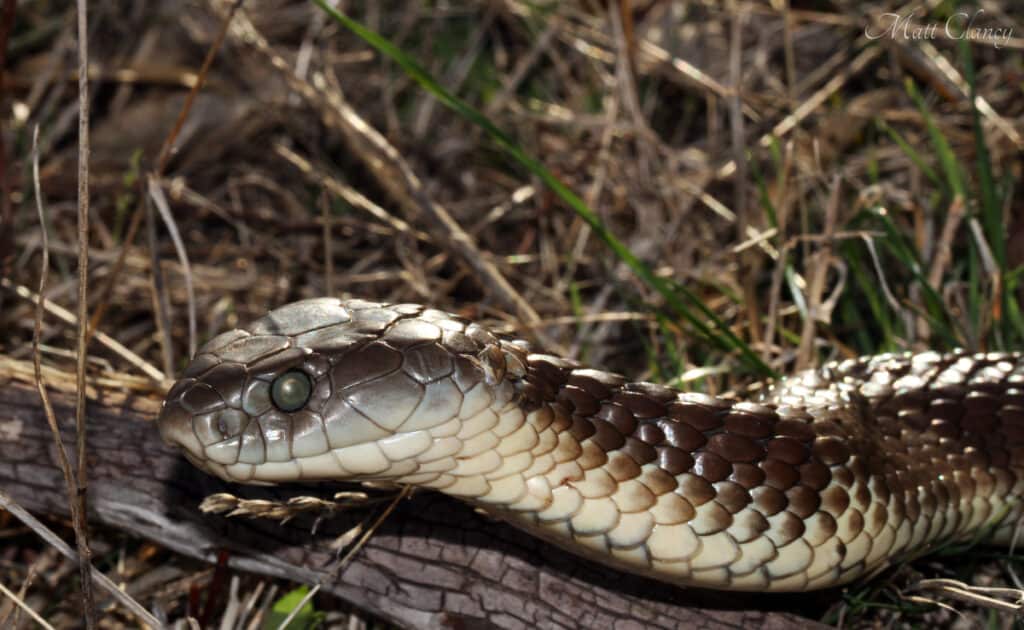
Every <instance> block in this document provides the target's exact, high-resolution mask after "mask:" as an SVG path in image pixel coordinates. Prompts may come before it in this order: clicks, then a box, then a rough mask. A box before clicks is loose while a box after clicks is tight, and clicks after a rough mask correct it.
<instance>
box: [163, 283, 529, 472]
mask: <svg viewBox="0 0 1024 630" xmlns="http://www.w3.org/2000/svg"><path fill="white" fill-rule="evenodd" d="M521 354H522V352H521V350H519V349H518V348H517V347H516V346H515V345H514V344H510V343H508V342H501V341H499V340H498V339H497V338H496V337H494V335H492V334H491V333H490V332H488V331H487V330H486V329H484V328H482V327H481V326H479V325H477V324H473V323H470V322H467V321H465V320H463V319H461V318H458V317H455V316H453V315H449V314H447V313H444V312H441V311H437V310H434V309H428V308H425V307H423V306H419V305H414V304H398V305H391V304H378V303H373V302H365V301H362V300H337V299H331V298H319V299H311V300H303V301H300V302H295V303H292V304H289V305H286V306H283V307H281V308H278V309H276V310H274V311H271V312H270V313H268V314H267V315H266V316H264V317H262V318H260V319H258V320H256V321H255V322H253V323H252V325H250V326H249V327H247V328H244V329H236V330H232V331H229V332H226V333H223V334H221V335H218V336H217V337H214V338H213V339H211V340H210V341H209V342H208V343H206V344H205V345H204V346H203V347H202V348H201V349H200V351H199V352H198V354H197V355H196V357H195V359H194V360H193V361H192V363H191V364H189V366H188V368H187V369H186V370H185V372H184V373H183V375H182V377H181V379H180V380H179V381H178V382H177V383H175V385H174V387H173V388H172V389H171V391H170V392H169V393H168V395H167V398H166V400H165V402H164V406H163V409H162V410H161V412H160V417H159V419H158V425H159V428H160V433H161V435H162V436H163V438H164V440H165V441H166V442H168V443H169V444H173V445H177V446H179V447H180V448H182V449H183V450H184V452H185V455H186V457H187V458H188V459H189V460H190V461H191V462H192V463H194V464H195V465H197V466H199V467H200V468H202V469H204V470H206V471H208V472H210V473H213V474H215V475H218V476H220V477H222V478H224V479H227V480H229V481H239V482H248V483H273V482H279V481H293V480H300V479H301V480H305V481H309V480H325V479H330V480H346V479H356V480H359V481H366V480H396V479H400V478H403V477H407V476H409V475H412V474H414V473H416V472H417V471H418V470H419V468H420V464H421V461H420V460H419V459H417V458H418V457H419V456H421V455H424V456H425V452H426V451H428V450H430V449H431V448H432V447H435V450H436V444H437V442H438V440H439V439H443V437H444V435H445V433H448V434H449V435H451V436H454V435H455V434H456V433H457V432H458V430H459V428H460V427H461V425H462V422H463V420H465V419H467V418H469V417H472V416H473V415H474V414H480V413H484V412H487V413H494V414H500V413H501V412H502V411H503V410H507V409H513V408H514V403H513V401H512V398H513V396H514V387H513V386H512V384H511V382H510V380H509V379H508V378H506V376H514V373H515V372H516V371H517V367H518V366H520V365H521V362H520V361H518V360H517V359H516V357H517V356H519V355H521ZM510 368H511V370H510ZM510 371H511V372H512V373H513V374H508V373H509V372H510Z"/></svg>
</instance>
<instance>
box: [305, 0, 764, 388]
mask: <svg viewBox="0 0 1024 630" xmlns="http://www.w3.org/2000/svg"><path fill="white" fill-rule="evenodd" d="M313 2H314V4H316V5H317V6H319V7H320V8H321V9H323V11H324V12H326V13H327V14H328V15H329V16H330V17H331V18H333V19H334V20H335V21H337V22H338V23H339V24H341V25H342V26H344V27H345V28H347V29H349V30H350V31H352V32H353V33H355V34H356V35H357V36H358V37H359V38H360V39H362V40H363V41H365V42H366V43H367V44H369V45H370V46H372V47H373V48H375V49H376V50H377V51H378V52H380V53H381V54H383V55H384V56H386V57H388V58H389V59H391V60H392V61H394V62H395V63H397V64H398V65H399V66H400V67H401V68H402V69H403V70H404V71H405V73H406V74H407V75H409V76H410V77H411V78H412V79H413V80H415V81H416V82H417V83H419V84H420V86H422V87H423V89H425V90H427V91H428V92H429V93H430V94H432V95H433V96H434V97H435V98H437V99H438V100H439V101H440V102H441V103H442V104H443V105H445V106H446V107H448V108H450V109H452V110H453V111H455V112H456V113H457V114H459V115H460V116H462V117H463V118H464V119H466V120H468V121H470V122H471V123H473V124H475V125H477V126H478V127H480V128H481V129H482V130H484V132H486V133H487V135H488V136H490V138H491V140H492V141H493V142H494V143H495V144H497V145H498V146H499V147H501V148H502V149H503V150H504V151H505V152H506V153H507V154H508V155H509V156H511V157H512V158H513V159H514V160H515V161H516V162H518V163H519V164H520V165H522V166H523V167H525V168H526V169H527V170H528V171H530V172H531V173H532V174H533V175H535V176H536V177H537V178H539V179H540V180H541V181H543V182H544V183H545V184H546V185H547V186H548V187H549V188H550V189H551V190H552V191H553V192H554V193H555V194H556V195H558V197H559V198H561V199H562V201H564V202H565V203H566V205H568V206H569V207H570V208H572V209H573V210H574V211H575V212H576V214H577V215H579V216H580V218H582V219H583V220H584V221H585V222H586V223H587V224H588V225H589V226H590V228H591V229H592V230H593V231H594V233H595V234H597V235H598V236H599V237H600V238H601V240H603V241H604V242H605V244H606V245H607V246H608V247H609V248H610V249H611V250H612V251H613V252H614V253H615V255H616V256H617V257H618V258H619V259H620V260H621V261H623V262H624V263H626V265H627V266H628V267H629V268H630V269H631V270H632V271H633V273H634V274H636V275H637V276H638V277H639V278H640V279H641V280H643V282H644V283H645V284H647V285H648V286H649V287H651V288H652V289H654V290H655V291H657V292H658V293H659V294H661V295H662V297H663V298H664V299H665V302H666V303H667V304H668V305H669V306H670V307H671V309H672V310H673V311H674V312H675V313H676V314H677V315H678V316H680V317H682V318H683V319H685V320H686V321H687V322H689V323H690V325H691V326H693V328H695V329H696V330H697V332H698V333H699V334H700V335H701V336H703V337H704V338H706V339H707V340H708V341H710V342H712V343H713V344H715V345H716V346H718V347H719V348H720V349H722V350H724V351H736V352H739V354H740V357H741V359H742V360H743V362H744V363H745V364H746V365H747V366H748V367H749V368H751V369H752V370H753V371H755V372H756V373H758V374H761V375H764V376H774V372H773V371H772V370H771V368H769V367H768V366H767V365H766V364H765V363H764V362H763V361H762V360H761V359H760V357H758V356H757V355H756V354H755V353H754V351H753V350H752V349H751V348H750V346H748V345H747V344H746V343H745V342H744V341H743V340H742V339H740V338H739V337H737V336H736V335H735V334H734V333H733V332H732V331H731V330H730V329H729V327H728V326H727V325H726V324H725V322H723V321H722V320H721V319H720V318H719V317H718V316H717V315H716V314H715V313H714V312H713V311H711V309H709V308H707V306H706V305H704V304H703V303H702V302H701V301H700V300H699V299H697V297H696V296H695V295H693V293H691V292H690V291H688V290H687V289H686V288H685V287H682V286H680V285H678V284H676V285H675V286H674V287H673V283H671V282H670V281H668V280H666V279H664V278H659V277H658V276H657V275H655V274H654V271H653V270H652V269H651V268H650V267H649V266H648V265H647V264H645V263H644V262H643V261H641V260H640V259H639V258H637V257H636V255H634V254H633V252H632V251H631V250H630V249H629V248H628V247H626V245H625V244H623V243H622V242H621V241H619V239H618V238H617V237H616V236H615V235H614V234H612V233H611V231H609V230H608V228H607V227H606V226H605V225H604V223H603V222H602V221H601V219H600V218H599V217H598V216H597V214H596V213H594V211H593V210H591V209H590V207H589V206H587V204H586V203H585V202H584V201H583V199H581V198H580V197H579V196H578V195H576V193H574V192H573V191H572V190H570V189H569V187H568V186H566V185H565V184H564V183H562V181H561V180H559V179H558V178H557V177H556V176H555V175H554V174H552V173H551V172H550V171H549V170H548V169H547V168H546V167H544V165H543V164H541V163H540V162H539V161H538V160H536V159H534V158H533V157H531V156H530V155H528V154H527V153H526V152H525V151H523V149H521V148H520V147H519V145H518V144H517V143H516V142H515V141H514V140H513V139H512V138H511V137H509V136H508V135H507V134H505V132H503V131H502V130H501V129H499V128H498V127H497V126H496V125H495V124H494V123H492V122H491V121H490V120H489V119H488V118H487V117H486V116H484V115H483V114H482V113H481V112H480V111H478V110H477V109H475V108H473V107H472V106H470V105H469V104H468V103H466V102H464V101H462V100H461V99H459V98H458V97H456V96H454V95H452V94H450V93H449V92H448V91H447V90H445V89H444V87H442V86H441V85H440V84H439V83H438V82H437V81H436V80H434V78H433V77H432V76H430V74H429V73H428V72H427V71H426V70H424V69H423V68H422V67H421V66H420V65H419V64H418V63H416V61H414V60H413V59H412V58H411V57H410V56H409V55H407V54H405V52H404V51H402V50H401V49H400V48H398V47H397V46H395V45H394V44H392V43H391V42H390V41H388V40H387V39H386V38H384V37H382V36H381V35H379V34H378V33H376V32H374V31H372V30H370V29H368V28H366V27H365V26H363V25H362V24H360V23H359V22H357V21H356V20H353V19H352V18H350V17H348V16H347V15H345V14H344V13H341V12H340V11H338V10H337V9H335V8H334V7H332V6H330V5H329V4H328V3H327V2H326V0H313ZM673 288H675V290H673ZM705 320H708V322H709V323H706V322H705Z"/></svg>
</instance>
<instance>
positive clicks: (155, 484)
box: [0, 381, 836, 630]
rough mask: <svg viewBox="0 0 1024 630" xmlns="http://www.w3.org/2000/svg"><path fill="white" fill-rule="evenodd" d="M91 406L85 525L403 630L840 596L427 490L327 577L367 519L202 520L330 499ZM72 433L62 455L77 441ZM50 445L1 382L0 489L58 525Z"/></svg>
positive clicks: (721, 609) (727, 619)
mask: <svg viewBox="0 0 1024 630" xmlns="http://www.w3.org/2000/svg"><path fill="white" fill-rule="evenodd" d="M95 394H96V395H95V397H93V398H92V399H91V400H90V402H89V406H88V415H89V420H88V422H89V436H88V439H89V457H90V461H89V470H90V475H91V476H90V480H89V512H90V513H89V517H90V519H91V520H93V521H95V522H102V523H105V524H108V525H113V526H116V527H118V528H121V529H123V530H125V531H129V532H132V533H134V534H137V535H140V536H144V537H146V538H148V539H151V540H153V541H155V542H157V543H160V544H161V545H164V546H166V547H168V548H171V549H173V550H175V551H178V552H180V553H183V554H186V555H188V556H193V557H197V558H202V559H205V560H207V561H211V562H212V561H214V560H215V558H216V555H217V552H218V551H220V550H223V549H227V550H229V551H230V564H231V565H233V566H234V567H236V568H238V569H240V570H244V571H251V572H255V573H261V574H265V575H270V576H278V577H285V578H288V579H291V580H296V581H300V582H306V583H311V584H312V583H316V582H322V583H323V587H324V589H326V590H327V591H330V592H333V593H335V594H336V595H338V596H340V597H342V598H344V599H345V600H347V601H350V602H352V603H353V604H354V605H356V606H358V607H359V608H361V609H364V610H367V611H369V612H371V613H373V614H376V615H379V616H380V617H383V618H385V619H388V620H390V621H392V622H394V623H396V624H398V625H400V626H403V627H408V628H457V629H467V630H468V629H472V628H491V627H497V628H516V629H518V628H523V629H526V628H559V629H561V628H566V629H568V628H614V629H615V630H627V629H640V628H756V627H762V628H791V627H805V628H806V627H815V626H816V624H815V623H814V622H811V621H808V620H807V619H805V618H802V617H799V616H797V615H795V614H794V613H793V612H792V611H804V612H806V613H808V614H812V615H813V614H816V613H818V612H820V608H821V605H823V604H827V603H828V602H829V601H834V599H835V598H836V594H835V593H832V594H828V593H826V594H817V595H815V594H810V595H809V594H804V595H787V596H778V595H774V596H759V595H743V594H736V593H712V592H706V591H697V590H683V589H679V588H674V587H671V586H668V585H664V584H660V583H658V582H654V581H651V580H645V579H643V578H639V577H636V576H631V575H625V574H621V573H618V572H615V571H613V570H611V569H606V568H604V567H602V566H600V565H598V564H595V563H592V562H588V561H586V560H582V559H579V558H577V557H575V556H572V555H570V554H567V553H565V552H563V551H561V550H559V549H556V548H554V547H552V546H550V545H548V544H546V543H543V542H541V541H538V540H536V539H534V538H532V537H530V536H528V535H526V534H524V533H522V532H519V531H517V530H515V529H513V528H511V527H509V526H507V525H505V524H503V523H498V522H494V521H491V520H489V519H487V518H486V517H483V516H480V515H478V514H476V513H474V511H473V510H472V509H470V508H468V507H466V506H464V505H462V504H460V503H458V502H457V501H454V500H451V499H448V498H446V497H443V496H440V495H436V494H427V493H423V494H420V495H418V496H414V497H413V498H412V499H410V500H408V501H405V502H404V504H403V505H401V506H400V507H399V508H398V509H397V510H396V511H395V512H394V513H393V514H392V515H391V516H390V517H389V518H388V519H387V520H386V522H385V523H384V525H383V526H382V527H381V528H380V529H379V530H378V531H377V532H376V533H375V534H374V535H373V536H372V537H371V538H370V541H369V543H368V544H367V546H366V547H365V548H364V549H363V550H361V551H360V552H359V553H358V554H357V555H356V557H355V558H354V559H353V560H352V562H351V563H350V564H349V565H348V566H347V567H346V568H345V569H344V570H343V571H342V572H341V573H340V574H339V575H335V567H336V566H337V563H336V560H335V559H336V554H335V552H334V551H332V550H331V549H330V548H329V547H328V545H329V544H330V543H331V542H332V541H333V540H334V538H335V537H336V536H337V535H338V534H339V533H340V532H344V531H346V530H348V529H349V528H350V527H351V526H352V525H353V524H355V523H357V522H359V521H361V520H363V519H364V518H365V517H366V516H367V514H368V513H367V512H366V511H360V510H357V511H354V512H352V513H346V514H342V515H340V516H338V517H336V518H333V519H331V520H329V521H323V522H321V523H320V524H319V526H318V527H317V530H316V533H315V534H312V533H311V529H312V523H313V519H312V518H299V519H296V520H294V521H291V522H289V523H288V524H286V525H281V524H279V523H277V522H275V521H265V520H248V519H241V518H224V517H222V516H216V515H206V514H203V513H201V512H200V511H199V509H198V507H197V506H198V504H199V502H200V501H201V500H202V499H203V498H204V497H205V496H207V495H209V494H212V493H214V492H222V491H228V492H232V493H233V494H235V495H237V496H240V497H246V498H276V499H281V498H287V497H288V496H294V495H296V494H305V495H314V496H316V495H319V496H324V497H330V496H331V495H332V494H333V493H334V492H335V491H336V490H338V489H339V488H338V487H337V486H335V487H327V486H312V487H302V488H296V487H291V488H280V487H279V488H255V487H240V486H230V485H228V484H225V483H223V482H220V481H219V480H216V479H213V478H211V477H209V476H207V475H205V474H203V473H200V472H198V471H196V470H194V469H193V468H192V467H191V466H190V465H189V464H188V463H187V462H186V461H185V460H184V459H183V458H182V457H181V456H180V455H179V454H178V453H177V452H176V451H174V450H171V449H170V448H168V447H166V446H164V444H163V443H162V442H161V440H160V437H159V435H158V434H157V431H156V427H155V425H154V424H153V419H154V417H155V415H156V411H157V410H158V408H159V401H158V400H157V399H155V398H153V397H144V396H136V395H126V394H124V393H123V392H120V391H117V390H113V389H104V388H98V389H96V391H95ZM52 397H53V402H54V405H55V407H56V412H57V416H58V418H59V419H60V420H61V422H62V426H63V427H64V428H65V429H68V428H69V427H70V426H71V424H72V423H73V416H74V399H73V397H72V396H70V395H68V394H63V393H58V392H52ZM65 435H66V439H67V440H69V443H70V441H71V433H70V431H69V432H68V433H66V434H65ZM54 448H55V447H54V446H53V441H52V439H51V436H50V432H49V429H48V428H47V426H46V420H45V417H44V416H43V411H42V405H41V403H40V400H39V396H38V394H37V392H36V390H35V387H34V386H32V385H29V384H26V383H21V382H18V381H8V382H6V383H0V488H3V489H4V490H5V491H7V492H8V493H10V494H11V495H12V496H13V497H14V499H15V500H17V501H18V502H19V503H21V504H22V505H23V506H24V507H26V508H28V509H30V510H32V511H35V512H37V513H50V514H67V506H66V495H65V491H64V487H63V480H62V477H61V474H60V471H59V469H58V468H57V464H56V457H55V451H54ZM142 603H143V604H145V603H146V602H142ZM772 611H779V612H772ZM818 627H820V626H818Z"/></svg>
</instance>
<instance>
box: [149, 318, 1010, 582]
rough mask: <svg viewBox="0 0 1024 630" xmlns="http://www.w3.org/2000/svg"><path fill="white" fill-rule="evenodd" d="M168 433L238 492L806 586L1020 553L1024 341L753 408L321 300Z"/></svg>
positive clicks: (852, 367)
mask: <svg viewBox="0 0 1024 630" xmlns="http://www.w3.org/2000/svg"><path fill="white" fill-rule="evenodd" d="M157 422H158V427H159V431H160V433H161V436H162V438H163V439H164V441H165V442H167V443H168V444H170V445H174V446H176V447H179V448H180V449H181V450H182V451H183V453H184V456H185V457H186V458H187V459H188V460H189V461H190V462H191V463H192V464H194V465H195V466H197V467H199V468H200V469H202V470H203V471H205V472H207V473H210V474H213V475H215V476H218V477H220V478H222V479H224V480H227V481H229V482H237V483H242V484H281V483H287V482H297V481H301V482H353V483H363V484H367V485H373V484H378V485H380V484H384V485H393V486H394V487H404V486H412V487H413V488H415V489H419V488H423V489H430V490H433V491H437V492H441V493H444V494H447V495H450V496H453V497H457V498H458V499H460V500H462V501H465V502H468V503H470V504H471V505H473V506H474V507H476V508H480V509H482V510H483V511H485V512H486V513H488V514H491V515H493V516H495V517H497V518H499V519H501V520H504V521H507V522H508V523H510V524H511V525H513V526H515V527H518V528H520V529H522V530H524V531H526V532H527V533H529V534H531V535H534V536H536V537H539V538H541V539H543V540H545V541H548V542H550V543H553V544H555V545H557V546H559V547H562V548H564V549H566V550H568V551H570V552H572V553H575V554H578V555H580V556H583V557H585V558H588V559H591V560H594V561H597V562H599V563H602V564H604V565H607V566H610V567H612V568H614V569H617V570H620V571H626V572H630V573H635V574H639V575H642V576H645V577H648V578H653V579H655V580H659V581H662V582H668V583H672V584H676V585H679V586H684V587H701V588H709V589H716V590H735V591H776V592H785V591H808V590H814V589H822V588H829V587H834V586H839V585H843V584H847V583H850V582H851V581H853V580H855V579H858V578H865V579H867V578H869V577H870V576H873V575H874V574H876V573H877V572H879V571H881V570H883V569H885V568H886V567H888V566H891V565H893V564H895V563H898V562H901V561H903V560H905V559H911V558H915V557H918V556H920V555H922V554H925V553H928V552H930V551H932V550H935V549H936V548H938V547H940V546H942V545H946V544H949V543H950V542H957V541H965V540H971V539H974V538H977V537H979V536H983V537H985V539H986V540H988V541H990V542H993V543H995V544H1008V543H1009V542H1010V540H1011V538H1012V536H1013V533H1014V530H1015V526H1016V524H1017V521H1018V519H1019V518H1020V517H1021V515H1022V507H1021V506H1022V503H1021V501H1020V498H1021V496H1022V493H1024V354H1021V353H1014V352H1002V353H981V354H971V353H967V352H965V351H962V350H961V351H954V352H949V353H938V352H921V353H892V354H883V355H876V356H865V357H858V358H852V359H845V360H838V361H834V362H832V363H828V364H826V365H824V366H823V367H821V368H818V369H814V370H807V371H802V372H798V373H796V374H795V375H793V376H791V377H789V378H784V379H781V380H779V381H778V382H776V383H775V384H774V385H771V386H768V387H767V389H766V391H765V392H764V393H763V394H762V395H760V396H759V397H757V398H756V400H740V399H735V398H731V397H727V396H717V397H716V396H711V395H708V394H704V393H699V392H684V391H679V390H677V389H673V388H670V387H667V386H664V385H658V384H654V383H649V382H631V381H629V380H627V379H626V378H624V377H623V376H620V375H618V374H614V373H611V372H606V371H601V370H596V369H591V368H588V367H586V366H584V365H582V364H581V363H579V362H577V361H574V360H570V359H566V358H562V357H558V356H553V355H549V354H544V353H541V352H535V351H534V350H533V349H531V347H530V345H529V344H528V343H527V342H525V341H523V340H520V339H516V338H512V337H507V336H503V335H498V334H495V333H493V332H491V331H490V330H489V329H488V328H487V327H485V326H483V325H481V324H479V323H476V322H473V321H470V320H468V319H464V318H462V317H459V316H456V315H453V314H450V313H447V312H444V311H442V310H438V309H435V308H430V307H427V306H422V305H417V304H388V303H379V302H373V301H366V300H359V299H335V298H313V299H306V300H302V301H298V302H293V303H290V304H286V305H284V306H281V307H279V308H277V309H274V310H272V311H270V312H269V313H267V314H266V315H264V316H263V317H261V318H259V319H256V320H255V321H254V322H252V323H251V324H250V325H249V326H248V327H245V328H238V329H234V330H231V331H228V332H224V333H221V334H219V335H217V336H216V337H213V338H212V339H210V340H209V341H208V342H207V343H205V345H203V346H202V347H201V348H200V349H199V351H198V352H197V354H196V355H195V357H194V358H193V360H192V361H191V362H190V363H189V364H188V366H187V367H186V369H185V370H184V372H183V373H182V375H181V377H180V378H179V379H178V380H177V381H176V382H175V384H174V385H173V387H172V388H171V389H170V390H169V392H168V393H167V395H166V397H165V400H164V403H163V406H162V408H161V411H160V414H159V417H158V421H157Z"/></svg>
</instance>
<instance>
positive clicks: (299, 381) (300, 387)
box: [270, 370, 313, 411]
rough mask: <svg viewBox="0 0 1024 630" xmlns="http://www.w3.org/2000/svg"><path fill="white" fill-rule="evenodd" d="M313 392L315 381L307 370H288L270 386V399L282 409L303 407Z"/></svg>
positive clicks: (291, 409) (292, 409) (294, 409)
mask: <svg viewBox="0 0 1024 630" xmlns="http://www.w3.org/2000/svg"><path fill="white" fill-rule="evenodd" d="M312 393H313V383H312V382H311V381H310V380H309V376H307V375H306V373H305V372H300V371H299V370H288V371H287V372H285V373H284V374H282V375H281V376H278V377H277V378H275V379H274V382H273V383H272V384H271V386H270V399H271V400H272V401H274V406H276V407H277V408H278V409H280V410H281V411H296V410H298V409H301V408H302V406H303V405H305V404H306V401H308V400H309V397H310V395H311V394H312Z"/></svg>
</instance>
